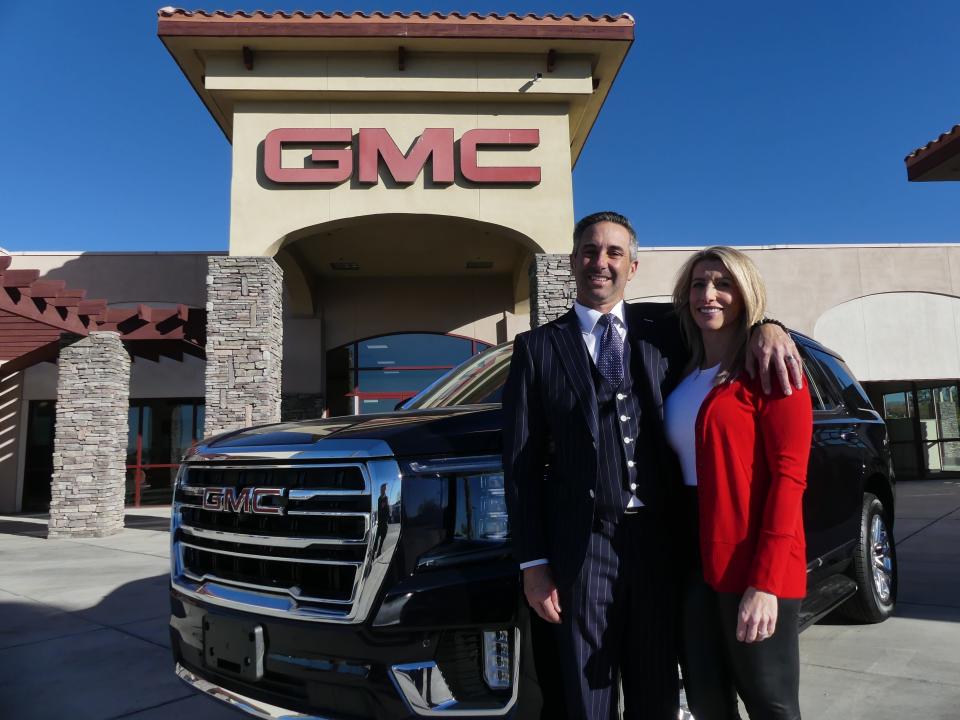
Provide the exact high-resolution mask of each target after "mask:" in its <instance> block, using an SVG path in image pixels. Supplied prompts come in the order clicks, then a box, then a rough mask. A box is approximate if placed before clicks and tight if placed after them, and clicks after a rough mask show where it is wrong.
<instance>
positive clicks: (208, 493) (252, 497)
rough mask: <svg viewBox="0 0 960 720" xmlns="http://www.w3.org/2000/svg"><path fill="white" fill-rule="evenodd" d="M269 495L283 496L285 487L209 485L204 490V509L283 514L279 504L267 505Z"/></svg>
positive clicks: (256, 513) (255, 513) (257, 513)
mask: <svg viewBox="0 0 960 720" xmlns="http://www.w3.org/2000/svg"><path fill="white" fill-rule="evenodd" d="M268 497H283V488H255V487H248V488H243V489H242V490H237V489H236V488H232V487H209V488H206V489H205V490H204V491H203V509H204V510H212V511H214V512H235V513H253V514H254V515H283V508H282V507H280V506H279V505H265V504H264V502H263V501H264V499H265V498H268Z"/></svg>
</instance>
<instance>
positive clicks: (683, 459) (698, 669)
mask: <svg viewBox="0 0 960 720" xmlns="http://www.w3.org/2000/svg"><path fill="white" fill-rule="evenodd" d="M765 298H766V293H765V290H764V286H763V280H762V279H761V277H760V274H759V272H758V271H757V268H756V266H754V264H753V262H752V261H751V260H750V259H749V258H748V257H747V256H746V255H744V254H743V253H741V252H738V251H737V250H734V249H733V248H728V247H712V248H708V249H706V250H703V251H701V252H698V253H696V254H694V255H693V256H692V257H691V258H690V259H689V260H688V261H687V262H686V264H685V265H684V266H683V268H682V269H681V270H680V273H679V275H678V278H677V283H676V287H675V289H674V293H673V301H674V305H675V307H676V309H677V313H678V315H679V317H680V322H681V325H682V327H683V331H684V336H685V338H686V340H687V342H688V344H689V346H690V350H691V358H692V359H691V362H690V365H689V367H688V368H687V375H686V377H684V379H683V380H682V381H681V382H680V383H679V384H678V385H677V387H676V388H675V389H674V391H673V392H672V393H671V394H670V396H669V397H668V398H667V400H666V404H665V410H664V415H665V422H666V429H667V437H668V440H669V442H670V444H671V446H672V447H673V449H674V450H675V451H676V453H677V455H678V457H679V459H680V465H681V467H682V470H683V480H684V490H685V496H686V508H687V521H688V528H687V530H688V533H687V536H688V538H689V539H690V547H689V548H688V552H687V553H686V554H687V557H688V560H689V570H688V572H687V576H686V578H685V581H684V590H683V611H682V618H683V625H682V628H681V631H682V633H681V636H682V646H681V656H682V658H683V661H682V665H683V677H684V687H685V688H686V693H687V700H688V702H689V704H690V709H691V711H692V712H693V714H694V717H696V718H697V720H714V719H719V720H735V719H737V718H739V715H738V711H737V694H739V695H740V697H741V699H742V700H743V703H744V705H745V706H746V708H747V712H748V713H749V715H750V718H751V719H752V720H766V719H768V718H770V719H776V720H781V719H782V720H798V719H799V718H800V707H799V699H798V696H799V674H800V651H799V640H798V637H797V636H798V614H799V610H800V602H801V600H802V598H803V596H804V594H805V593H806V578H807V572H806V570H807V568H806V547H805V542H804V534H803V512H802V499H803V491H804V488H805V486H806V476H807V459H808V457H809V454H810V440H811V435H812V431H813V416H812V415H813V413H812V409H811V403H810V394H809V391H808V390H807V388H806V387H804V388H803V389H801V390H793V391H791V392H789V393H784V392H782V391H780V390H774V391H773V393H771V394H769V395H767V394H764V392H763V390H762V389H761V387H760V383H759V380H753V379H751V378H750V377H749V376H747V374H746V373H745V372H744V356H745V351H746V346H747V340H748V337H749V333H750V328H751V327H752V326H753V325H754V324H755V323H757V322H759V321H760V320H761V319H762V318H763V314H764V310H765V303H766V299H765ZM792 362H797V363H799V362H800V359H799V358H792Z"/></svg>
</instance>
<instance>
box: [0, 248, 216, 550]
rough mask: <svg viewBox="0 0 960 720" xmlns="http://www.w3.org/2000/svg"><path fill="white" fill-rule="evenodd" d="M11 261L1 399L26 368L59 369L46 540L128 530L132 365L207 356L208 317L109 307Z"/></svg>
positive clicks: (4, 268)
mask: <svg viewBox="0 0 960 720" xmlns="http://www.w3.org/2000/svg"><path fill="white" fill-rule="evenodd" d="M11 263H12V259H11V257H10V256H8V255H0V371H2V372H0V397H2V396H5V395H6V394H7V392H8V391H9V390H10V388H9V387H8V385H11V384H12V385H16V384H17V383H18V382H19V378H20V371H23V370H26V369H27V368H29V367H31V366H33V365H36V364H38V363H41V362H56V363H57V365H58V372H57V405H56V413H57V414H56V427H55V439H54V454H53V455H54V456H53V477H52V479H51V484H50V494H51V501H50V523H49V536H50V537H65V536H72V537H78V536H103V535H110V534H112V533H115V532H117V531H119V530H120V529H121V528H122V527H123V517H124V487H125V479H126V451H127V447H126V444H127V434H128V423H127V416H128V411H129V405H130V363H131V361H132V360H135V359H137V358H143V359H146V360H152V361H159V360H160V359H161V358H164V357H166V358H171V359H174V360H177V361H182V360H183V358H184V356H185V355H189V356H193V357H197V358H201V359H204V358H205V349H204V347H205V342H206V312H205V311H204V310H199V309H195V308H190V307H188V306H186V305H175V306H170V307H154V306H151V305H142V304H141V305H136V306H133V307H116V308H113V307H108V303H107V300H104V299H87V297H86V291H85V290H82V289H77V288H69V287H67V283H66V282H64V281H63V280H55V279H41V277H40V271H39V270H28V269H17V270H11V269H10V265H11ZM7 404H9V402H8V403H7ZM15 415H16V414H15V413H14V414H13V415H10V414H8V415H7V416H6V418H5V419H8V418H10V417H15ZM0 430H2V429H0Z"/></svg>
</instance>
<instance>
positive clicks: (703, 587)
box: [681, 567, 800, 720]
mask: <svg viewBox="0 0 960 720" xmlns="http://www.w3.org/2000/svg"><path fill="white" fill-rule="evenodd" d="M740 597H741V596H740V595H739V594H737V593H718V592H715V591H714V590H713V589H712V588H711V587H710V586H709V585H707V584H706V582H704V580H703V573H702V571H701V569H700V568H699V567H696V568H691V569H690V570H689V571H688V574H687V578H686V579H685V582H684V585H683V608H682V627H681V637H682V642H681V666H682V668H683V685H684V688H685V690H686V693H687V703H688V704H689V706H690V710H691V712H692V713H693V716H694V717H695V718H696V719H697V720H739V718H740V715H739V713H738V711H737V694H738V693H739V695H740V698H741V699H742V700H743V704H744V706H745V707H746V708H747V714H748V715H749V716H750V719H751V720H800V701H799V691H800V642H799V628H798V619H799V618H798V615H799V612H800V600H784V599H778V600H777V627H776V630H775V631H774V633H773V635H772V636H771V637H769V638H767V639H766V640H763V641H762V642H754V643H745V642H740V641H738V640H737V638H736V632H737V615H738V614H739V608H740Z"/></svg>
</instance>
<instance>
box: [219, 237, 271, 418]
mask: <svg viewBox="0 0 960 720" xmlns="http://www.w3.org/2000/svg"><path fill="white" fill-rule="evenodd" d="M208 268H209V274H208V275H207V346H206V352H207V371H206V372H207V374H206V386H207V393H206V425H205V428H204V434H205V435H207V436H210V435H214V434H216V433H219V432H224V431H226V430H233V429H236V428H240V427H245V426H247V425H251V424H259V423H269V422H279V421H280V373H281V366H282V364H283V271H282V270H281V269H280V266H279V265H277V263H276V262H275V261H274V259H273V258H268V257H225V256H213V257H210V258H209V266H208Z"/></svg>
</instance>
